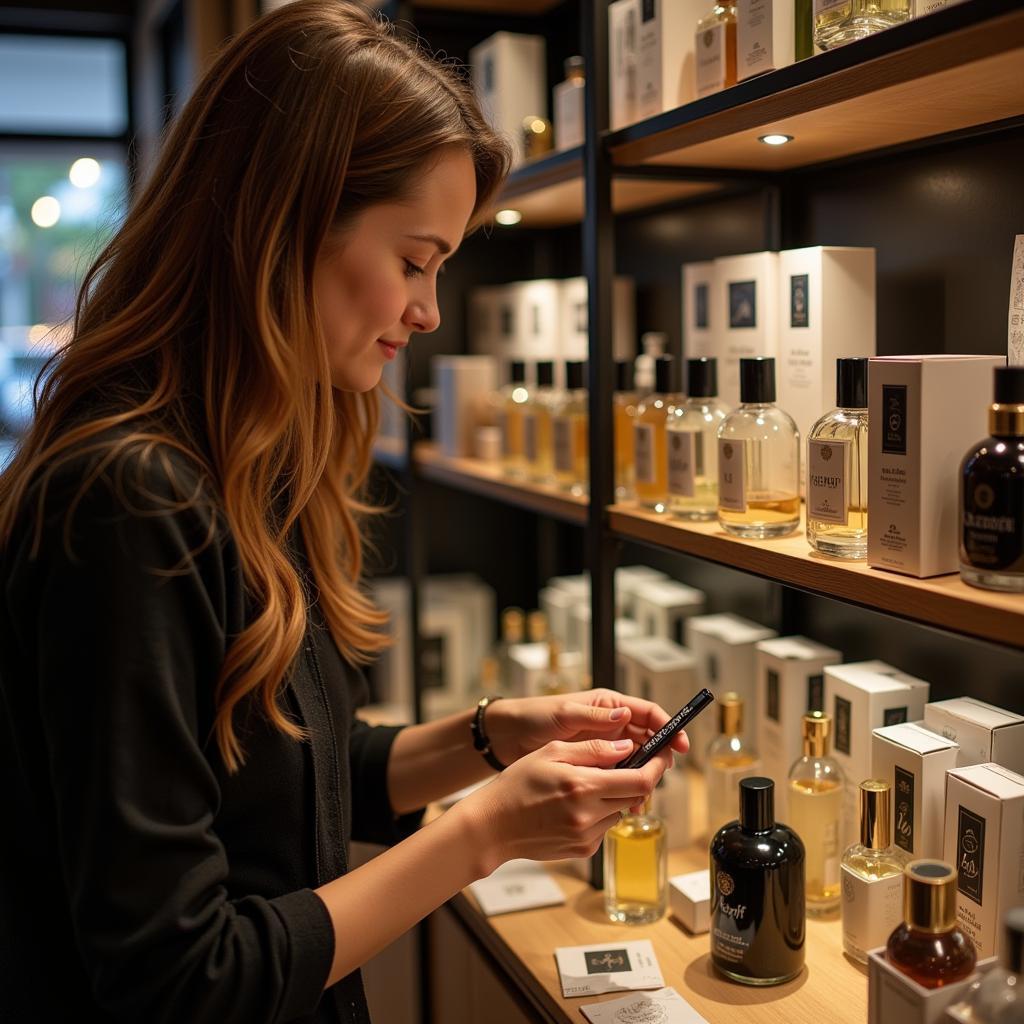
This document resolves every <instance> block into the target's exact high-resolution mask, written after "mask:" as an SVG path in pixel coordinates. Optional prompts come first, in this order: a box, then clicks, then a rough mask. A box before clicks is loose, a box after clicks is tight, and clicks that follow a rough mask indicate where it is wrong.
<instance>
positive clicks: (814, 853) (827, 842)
mask: <svg viewBox="0 0 1024 1024" xmlns="http://www.w3.org/2000/svg"><path fill="white" fill-rule="evenodd" d="M831 732H832V717H831V715H826V714H825V713H824V712H822V711H809V712H808V713H807V714H806V715H804V717H803V734H804V753H803V756H802V757H799V758H797V760H796V761H794V762H793V767H792V768H790V770H789V824H790V827H791V828H793V830H794V831H795V832H796V834H797V835H798V836H800V838H801V839H802V840H803V842H804V849H805V850H806V851H807V867H806V872H807V913H808V915H809V916H812V917H820V916H824V915H827V914H830V913H832V912H834V911H835V910H837V909H838V907H839V860H840V857H841V855H842V851H841V850H840V847H839V837H840V835H841V834H842V828H841V826H842V820H843V783H844V779H843V771H842V769H841V768H840V767H839V765H838V764H837V763H836V762H835V761H834V760H833V759H832V758H831V757H829V747H830V740H831Z"/></svg>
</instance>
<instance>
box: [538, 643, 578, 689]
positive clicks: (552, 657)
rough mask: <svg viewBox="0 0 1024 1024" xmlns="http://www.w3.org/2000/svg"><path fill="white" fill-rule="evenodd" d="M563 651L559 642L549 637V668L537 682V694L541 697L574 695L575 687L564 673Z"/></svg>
mask: <svg viewBox="0 0 1024 1024" xmlns="http://www.w3.org/2000/svg"><path fill="white" fill-rule="evenodd" d="M561 656H562V650H561V648H560V647H559V644H558V641H557V640H556V639H555V638H554V637H553V636H551V637H548V667H547V671H546V672H544V673H543V675H541V677H540V678H539V679H538V680H537V694H538V696H540V697H553V696H556V695H558V694H563V693H572V691H573V690H574V689H575V687H574V686H573V685H572V684H571V683H570V681H569V679H568V678H567V677H566V676H565V674H564V673H563V672H562V667H561V664H560V659H561Z"/></svg>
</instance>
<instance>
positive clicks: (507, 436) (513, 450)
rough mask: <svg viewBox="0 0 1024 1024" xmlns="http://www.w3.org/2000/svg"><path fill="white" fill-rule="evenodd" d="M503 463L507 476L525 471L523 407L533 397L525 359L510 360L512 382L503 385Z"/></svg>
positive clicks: (514, 475) (521, 474) (501, 422)
mask: <svg viewBox="0 0 1024 1024" xmlns="http://www.w3.org/2000/svg"><path fill="white" fill-rule="evenodd" d="M501 396H502V400H503V401H502V410H501V414H500V423H499V425H500V426H501V466H502V469H503V470H504V472H505V475H506V476H511V477H521V476H523V474H524V473H525V472H526V463H525V461H524V459H523V409H524V407H525V406H526V403H527V401H528V400H529V398H530V392H529V391H528V390H527V387H526V363H524V362H523V361H522V360H521V359H514V360H512V362H511V363H510V364H509V383H508V384H506V385H505V387H503V388H502V389H501Z"/></svg>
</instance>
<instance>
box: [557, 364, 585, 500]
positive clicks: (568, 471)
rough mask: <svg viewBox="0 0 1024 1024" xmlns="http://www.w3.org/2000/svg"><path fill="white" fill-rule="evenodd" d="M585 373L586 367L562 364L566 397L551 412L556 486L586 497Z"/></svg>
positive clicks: (583, 365)
mask: <svg viewBox="0 0 1024 1024" xmlns="http://www.w3.org/2000/svg"><path fill="white" fill-rule="evenodd" d="M586 369H587V364H586V363H581V362H569V363H566V364H565V387H566V391H565V395H564V396H563V397H562V398H561V400H560V401H558V402H557V404H556V405H555V406H554V407H553V409H552V419H553V426H554V432H553V438H554V448H555V483H556V484H557V485H558V487H559V488H560V489H561V490H563V491H569V492H570V493H571V494H576V495H586V494H587V491H588V484H589V473H588V471H587V443H588V436H587V416H588V413H587V388H586Z"/></svg>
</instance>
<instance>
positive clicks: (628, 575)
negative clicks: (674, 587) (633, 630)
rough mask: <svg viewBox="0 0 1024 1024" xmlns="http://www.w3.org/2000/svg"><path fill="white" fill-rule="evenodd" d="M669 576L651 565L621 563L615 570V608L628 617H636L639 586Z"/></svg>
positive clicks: (619, 613)
mask: <svg viewBox="0 0 1024 1024" xmlns="http://www.w3.org/2000/svg"><path fill="white" fill-rule="evenodd" d="M667 579H668V576H666V575H665V573H663V572H661V570H659V569H652V568H651V567H650V566H649V565H621V566H619V567H618V568H617V569H616V570H615V610H616V613H617V614H618V615H622V616H625V617H626V618H627V619H635V618H636V592H637V588H638V587H642V586H643V584H644V583H649V582H651V581H653V580H667Z"/></svg>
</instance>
